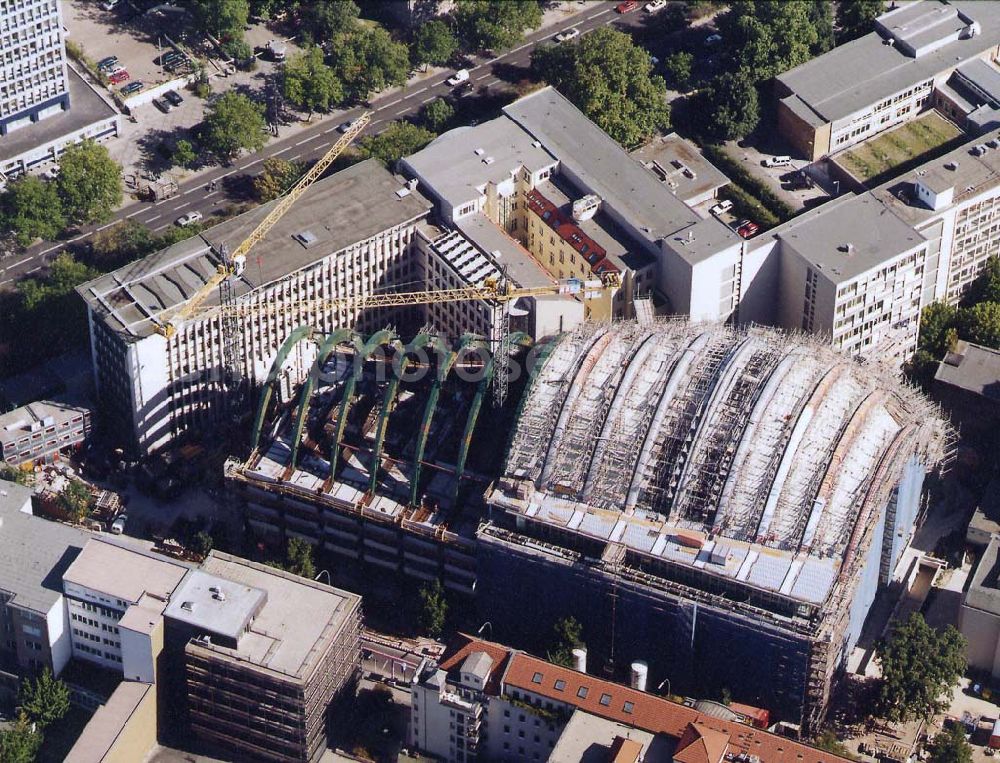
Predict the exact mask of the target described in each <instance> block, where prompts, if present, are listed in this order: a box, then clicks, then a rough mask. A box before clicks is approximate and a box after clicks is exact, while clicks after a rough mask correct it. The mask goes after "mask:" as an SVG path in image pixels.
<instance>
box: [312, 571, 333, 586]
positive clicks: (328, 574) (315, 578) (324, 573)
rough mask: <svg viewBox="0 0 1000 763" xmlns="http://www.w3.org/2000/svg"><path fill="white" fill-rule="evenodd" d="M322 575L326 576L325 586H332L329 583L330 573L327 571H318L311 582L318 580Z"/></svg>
mask: <svg viewBox="0 0 1000 763" xmlns="http://www.w3.org/2000/svg"><path fill="white" fill-rule="evenodd" d="M323 575H326V584H327V585H333V583H331V582H330V571H329V570H320V571H319V572H318V573H316V577H314V578H313V580H319V579H320V578H321V577H322V576H323Z"/></svg>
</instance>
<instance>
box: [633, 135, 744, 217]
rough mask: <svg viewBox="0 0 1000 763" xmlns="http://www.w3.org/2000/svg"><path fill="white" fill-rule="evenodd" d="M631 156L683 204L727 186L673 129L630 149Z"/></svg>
mask: <svg viewBox="0 0 1000 763" xmlns="http://www.w3.org/2000/svg"><path fill="white" fill-rule="evenodd" d="M632 157H633V158H634V159H636V160H637V161H639V162H640V163H641V164H642V165H643V166H644V167H646V168H647V169H649V170H650V171H651V172H652V173H653V174H654V175H656V177H657V178H658V179H659V180H660V182H661V183H663V184H665V185H666V186H667V187H668V188H669V189H670V191H671V193H673V194H674V195H675V196H676V197H677V198H679V199H681V200H682V201H684V202H685V203H687V204H690V203H692V200H697V198H698V197H699V196H704V195H705V194H707V193H712V192H714V191H716V190H718V189H719V188H722V187H723V186H725V185H729V178H727V177H726V176H725V175H724V174H723V173H722V172H721V171H720V170H719V169H718V168H717V167H716V166H715V165H714V164H712V163H711V162H710V161H709V160H708V159H706V158H705V157H704V156H703V155H702V153H701V151H699V150H698V147H697V146H696V145H695V144H694V143H692V142H691V141H689V140H686V139H685V138H682V137H681V136H680V135H678V134H677V133H675V132H672V133H670V134H669V135H663V136H661V137H658V138H654V139H653V140H651V141H650V142H649V143H647V144H646V145H645V146H643V147H642V148H638V149H636V150H635V151H633V152H632Z"/></svg>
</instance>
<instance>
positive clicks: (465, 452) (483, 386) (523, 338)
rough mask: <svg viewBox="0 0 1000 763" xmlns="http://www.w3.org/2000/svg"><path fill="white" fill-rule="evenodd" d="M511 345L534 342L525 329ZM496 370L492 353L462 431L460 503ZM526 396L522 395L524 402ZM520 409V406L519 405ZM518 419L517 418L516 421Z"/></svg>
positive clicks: (458, 467) (458, 475)
mask: <svg viewBox="0 0 1000 763" xmlns="http://www.w3.org/2000/svg"><path fill="white" fill-rule="evenodd" d="M477 344H480V345H481V346H483V347H486V346H487V345H486V344H485V343H484V342H480V343H477ZM510 344H511V346H513V345H517V346H518V347H530V346H531V344H532V340H531V337H530V336H528V335H527V334H525V333H524V332H523V331H515V332H514V333H513V334H511V335H510ZM549 352H551V349H546V350H545V351H543V357H542V358H540V359H539V362H538V363H536V364H535V368H534V369H532V373H531V376H532V378H534V377H535V375H536V374H537V371H538V369H539V368H540V366H541V364H542V363H543V362H544V359H545V358H546V357H548V353H549ZM495 371H496V363H495V359H494V357H493V355H490V358H489V360H488V361H487V363H486V367H485V368H484V369H483V378H482V379H480V380H479V386H478V387H477V388H476V395H475V397H473V398H472V404H471V405H470V406H469V415H468V416H467V417H466V420H465V430H464V431H463V432H462V446H461V448H460V449H459V451H458V459H457V460H456V461H455V489H454V490H453V491H452V502H453V503H456V504H457V503H458V491H459V489H460V488H461V486H462V476H463V475H464V474H465V463H466V461H467V460H468V458H469V448H470V446H471V445H472V433H473V432H474V431H475V430H476V422H478V421H479V412H480V411H481V410H482V408H483V400H484V399H485V398H486V393H487V392H488V391H489V389H490V384H491V383H492V382H493V374H494V373H495ZM523 400H524V398H523V397H522V403H523ZM518 410H519V411H520V406H518ZM516 420H517V419H516V418H515V421H516Z"/></svg>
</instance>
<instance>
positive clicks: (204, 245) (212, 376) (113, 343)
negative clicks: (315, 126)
mask: <svg viewBox="0 0 1000 763" xmlns="http://www.w3.org/2000/svg"><path fill="white" fill-rule="evenodd" d="M270 208H271V205H264V206H261V207H258V208H257V209H255V210H252V211H251V212H248V213H246V214H244V215H240V216H239V217H237V218H234V219H232V220H229V221H226V222H225V223H222V224H220V225H217V226H215V227H213V228H210V229H209V230H207V231H204V232H203V233H202V234H200V235H199V236H195V237H193V238H190V239H187V240H186V241H182V242H181V243H179V244H177V245H175V246H172V247H170V248H168V249H165V250H163V251H160V252H157V253H155V254H153V255H150V256H149V257H147V258H145V259H143V260H141V261H139V262H136V263H132V264H130V265H127V266H125V267H123V268H121V269H119V270H118V271H115V272H114V273H109V274H107V275H104V276H101V277H100V278H98V279H95V280H94V281H90V282H89V283H86V284H83V285H81V286H80V287H78V289H77V291H78V293H79V294H80V295H81V296H82V297H83V298H84V299H85V300H86V302H87V305H88V315H89V320H90V332H91V350H92V354H93V364H94V373H95V381H96V385H97V390H98V395H99V400H100V404H101V406H102V408H103V409H104V411H105V413H106V415H107V416H108V418H109V421H110V422H111V423H112V424H113V425H114V426H116V428H117V431H118V433H119V435H120V437H121V438H122V440H123V441H125V442H128V443H130V444H131V446H132V449H133V450H134V452H136V453H137V454H146V453H149V452H151V451H153V450H155V449H157V448H159V447H162V446H163V445H165V444H166V443H168V442H170V440H172V439H173V438H175V437H177V436H178V435H180V434H182V433H184V432H187V431H190V430H195V431H198V430H202V431H204V430H205V429H207V428H209V427H211V426H212V425H213V424H214V422H217V421H218V420H219V419H220V417H222V416H223V415H224V413H225V410H224V405H223V391H224V380H223V374H222V330H221V325H220V322H219V319H218V318H214V319H199V318H198V317H194V318H192V319H190V320H188V321H186V322H183V323H182V324H181V325H179V326H178V327H177V329H176V332H175V333H174V334H173V335H172V336H171V337H169V338H168V337H166V336H165V335H164V333H163V329H164V327H165V326H166V324H167V323H168V322H169V321H170V320H171V317H172V316H173V315H175V314H176V312H177V311H178V310H179V309H180V308H181V307H182V306H183V305H184V304H185V303H186V302H187V300H188V299H190V298H191V297H192V296H193V295H194V294H195V293H197V291H198V289H199V288H200V287H201V286H202V285H203V284H204V283H205V282H206V281H207V280H208V279H209V278H210V277H211V276H212V274H213V273H214V272H215V270H216V268H217V267H218V264H219V262H220V256H219V252H220V251H221V249H222V247H223V246H224V245H227V246H228V247H229V249H230V250H232V249H235V248H236V246H237V245H238V244H239V243H240V242H241V241H242V240H243V239H244V238H245V237H246V236H247V235H248V234H249V233H250V232H251V231H252V230H253V228H254V227H255V226H256V224H257V223H258V222H259V221H260V220H261V219H263V217H264V216H265V215H266V214H267V213H268V212H269V211H270ZM429 211H430V204H429V202H427V201H426V200H425V199H424V198H423V197H422V196H420V195H419V194H418V193H416V192H414V191H412V190H410V189H409V188H407V187H405V186H404V185H403V184H402V183H401V182H400V181H398V180H397V179H396V178H394V177H393V176H392V175H390V174H389V173H388V172H386V171H385V169H383V168H382V166H381V165H380V164H379V163H378V162H376V161H374V160H369V161H366V162H362V163H360V164H357V165H354V166H353V167H350V168H349V169H346V170H344V171H342V172H339V173H337V174H336V175H333V176H331V177H329V178H326V179H324V180H321V181H319V182H317V183H316V184H315V185H314V186H313V187H312V188H311V189H309V191H308V192H307V193H306V194H305V195H304V196H303V197H302V198H301V199H300V200H299V201H298V202H297V204H296V205H295V207H294V208H293V209H292V210H290V211H289V212H288V213H287V214H286V215H285V216H284V217H283V218H282V219H281V220H280V221H279V222H278V224H277V225H276V226H275V227H274V228H273V229H272V230H271V232H270V233H269V234H268V237H267V239H266V240H265V241H264V242H262V243H260V244H258V246H257V248H256V249H255V250H253V251H252V252H251V254H250V259H249V262H248V264H247V267H246V270H245V271H244V272H243V273H242V274H241V275H240V276H238V278H237V279H236V281H237V282H236V284H235V294H236V299H237V300H238V301H239V302H241V303H243V304H250V305H257V306H263V305H266V304H267V303H273V302H275V301H281V302H283V303H284V305H286V306H287V307H283V308H282V309H279V310H274V309H263V308H262V309H261V310H260V312H259V313H258V314H251V315H250V316H249V317H246V318H241V321H240V323H241V326H242V351H241V353H240V354H241V367H240V368H239V369H238V371H239V373H240V375H241V378H242V379H243V381H244V383H245V384H246V385H247V386H248V387H251V388H252V387H253V386H256V385H259V384H261V383H263V381H264V379H265V378H266V376H267V374H268V372H269V370H270V368H271V366H272V363H273V361H274V360H275V358H276V357H277V355H278V351H279V348H280V347H281V346H282V344H283V343H284V342H285V340H286V339H288V337H289V336H290V335H292V333H293V332H294V331H296V330H297V329H299V328H300V327H306V328H305V329H304V330H306V331H307V332H308V331H309V330H312V331H315V332H316V333H317V334H327V333H329V332H331V331H333V330H334V329H337V328H345V327H350V328H354V327H357V328H358V330H359V331H362V332H364V331H371V330H374V329H376V328H381V327H383V326H384V325H385V323H386V320H387V319H388V317H390V316H389V315H387V313H386V312H384V311H366V310H361V309H358V308H350V309H348V308H342V309H339V310H337V311H332V310H329V309H324V308H323V307H322V306H321V303H320V302H319V301H320V300H323V299H324V298H331V297H355V296H364V295H369V294H374V293H377V292H381V291H386V290H390V289H395V288H400V289H402V290H404V291H406V290H415V289H417V288H419V285H420V279H421V273H422V271H421V269H420V266H419V262H418V255H417V253H416V245H415V236H416V228H417V224H418V223H419V222H420V221H422V220H424V219H425V218H426V217H427V215H428V214H429ZM213 302H214V304H218V299H217V296H216V297H214V298H212V299H210V300H209V301H208V302H207V303H206V304H207V305H211V304H213ZM414 312H415V311H414ZM405 317H406V315H401V314H400V313H396V314H395V318H396V319H397V320H400V319H402V318H405ZM407 322H408V323H413V322H414V321H407ZM400 323H401V324H402V325H405V324H404V323H403V321H402V320H400ZM312 361H313V357H312V354H311V349H310V347H309V346H308V343H303V342H300V343H298V344H297V345H296V346H295V348H294V349H293V351H292V352H291V354H290V355H289V356H288V357H287V358H286V359H285V361H284V366H283V374H284V376H283V381H284V383H285V384H286V389H291V387H292V386H294V385H295V384H297V383H299V382H300V381H301V380H302V379H303V378H304V376H305V374H306V373H307V371H308V369H309V367H310V364H311V363H312Z"/></svg>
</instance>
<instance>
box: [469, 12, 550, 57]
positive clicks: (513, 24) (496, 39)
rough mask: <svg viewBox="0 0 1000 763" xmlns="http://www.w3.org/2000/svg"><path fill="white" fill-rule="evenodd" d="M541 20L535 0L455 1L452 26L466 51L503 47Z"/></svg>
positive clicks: (499, 48)
mask: <svg viewBox="0 0 1000 763" xmlns="http://www.w3.org/2000/svg"><path fill="white" fill-rule="evenodd" d="M541 23H542V8H541V6H540V5H539V4H538V0H504V2H496V1H495V0H458V6H457V8H456V9H455V25H456V27H457V29H458V34H459V37H461V38H462V40H463V41H464V42H465V46H466V48H468V49H469V50H494V51H498V50H503V49H504V48H509V47H511V46H513V45H515V44H516V43H517V42H519V41H520V40H521V38H522V37H523V35H524V32H525V30H529V29H536V28H537V27H538V26H539V25H540V24H541Z"/></svg>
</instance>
